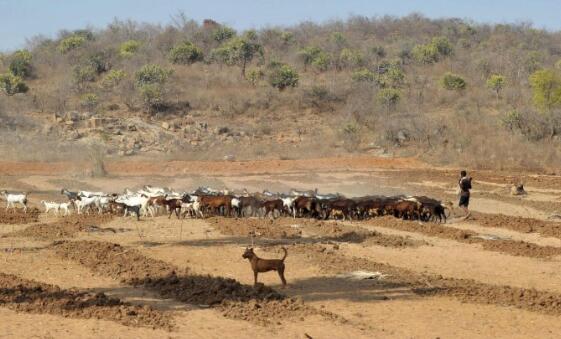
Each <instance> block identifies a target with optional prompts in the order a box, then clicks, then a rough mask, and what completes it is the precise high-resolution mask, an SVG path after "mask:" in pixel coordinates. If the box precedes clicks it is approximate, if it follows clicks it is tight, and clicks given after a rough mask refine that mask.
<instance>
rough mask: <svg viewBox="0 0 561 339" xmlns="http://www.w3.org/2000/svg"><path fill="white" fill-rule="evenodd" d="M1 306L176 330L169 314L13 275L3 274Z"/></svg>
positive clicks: (32, 311)
mask: <svg viewBox="0 0 561 339" xmlns="http://www.w3.org/2000/svg"><path fill="white" fill-rule="evenodd" d="M0 306H2V307H6V308H9V309H11V310H14V311H17V312H26V313H36V314H44V313H46V314H52V315H57V316H62V317H67V318H82V319H90V318H94V319H100V320H110V321H115V322H118V323H120V324H122V325H126V326H142V327H151V328H162V329H166V330H171V329H172V328H173V324H172V320H171V318H170V316H169V315H168V314H166V313H163V312H160V311H158V310H155V309H153V308H151V307H149V306H139V305H131V304H129V303H125V302H122V301H121V300H119V299H117V298H110V297H108V296H107V295H105V294H104V293H92V292H89V291H79V290H66V289H61V288H60V287H58V286H55V285H50V284H45V283H40V282H37V281H33V280H27V279H22V278H20V277H17V276H15V275H12V274H4V273H0Z"/></svg>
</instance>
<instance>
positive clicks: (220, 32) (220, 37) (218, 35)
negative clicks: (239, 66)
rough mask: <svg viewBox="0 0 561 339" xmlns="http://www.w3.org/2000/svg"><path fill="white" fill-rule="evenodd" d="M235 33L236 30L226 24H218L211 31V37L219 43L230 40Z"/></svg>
mask: <svg viewBox="0 0 561 339" xmlns="http://www.w3.org/2000/svg"><path fill="white" fill-rule="evenodd" d="M235 35H236V31H235V30H233V29H232V28H230V27H228V26H220V27H217V28H215V29H214V31H213V32H212V38H213V39H214V40H216V41H218V42H220V43H222V42H224V41H226V40H230V39H231V38H233V37H234V36H235Z"/></svg>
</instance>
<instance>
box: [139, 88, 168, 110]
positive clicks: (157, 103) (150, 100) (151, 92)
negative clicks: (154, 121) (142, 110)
mask: <svg viewBox="0 0 561 339" xmlns="http://www.w3.org/2000/svg"><path fill="white" fill-rule="evenodd" d="M139 91H140V97H141V98H142V102H143V103H144V106H145V107H146V108H147V109H148V111H149V112H154V111H157V110H159V109H160V108H161V107H162V106H164V103H165V90H164V87H163V85H161V84H158V83H153V84H146V85H143V86H141V87H140V88H139Z"/></svg>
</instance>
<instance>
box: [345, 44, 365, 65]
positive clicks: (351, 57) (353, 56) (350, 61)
mask: <svg viewBox="0 0 561 339" xmlns="http://www.w3.org/2000/svg"><path fill="white" fill-rule="evenodd" d="M363 59H364V58H363V56H362V53H360V51H357V50H352V49H349V48H343V50H341V53H340V54H339V64H340V66H341V67H348V68H352V67H357V66H360V65H361V64H362V62H363Z"/></svg>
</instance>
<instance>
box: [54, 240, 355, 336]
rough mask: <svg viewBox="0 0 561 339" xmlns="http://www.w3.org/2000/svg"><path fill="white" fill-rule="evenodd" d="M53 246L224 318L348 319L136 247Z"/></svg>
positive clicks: (68, 255) (68, 257) (63, 253)
mask: <svg viewBox="0 0 561 339" xmlns="http://www.w3.org/2000/svg"><path fill="white" fill-rule="evenodd" d="M51 248H52V249H53V250H54V253H56V255H58V256H60V257H61V258H63V259H66V260H71V261H74V262H78V263H80V264H81V265H83V266H85V267H87V268H89V269H90V270H92V271H93V272H95V273H96V274H100V275H105V276H110V277H112V278H114V279H116V280H119V281H121V282H122V283H125V284H129V285H133V286H136V287H142V288H146V289H148V290H152V291H154V292H156V293H158V294H159V295H160V296H162V297H163V298H171V299H175V300H178V301H180V302H184V303H188V304H192V305H199V306H203V307H213V308H216V309H218V310H219V311H221V312H222V314H223V315H224V316H225V317H228V318H233V319H241V320H247V321H251V322H254V323H257V324H260V325H267V324H269V323H271V322H272V321H274V322H275V323H277V322H279V321H281V320H287V319H300V320H303V319H304V318H305V317H308V316H321V317H324V318H327V319H331V320H337V321H345V320H344V319H342V318H340V317H338V316H336V315H334V314H331V313H329V312H326V311H322V310H317V309H315V308H312V307H310V306H307V305H305V304H304V303H303V301H302V300H301V299H298V298H289V297H286V296H285V295H283V294H281V293H279V292H277V291H275V290H274V289H272V288H269V287H266V286H264V285H258V286H256V287H253V286H248V285H242V284H241V283H239V282H238V281H236V280H234V279H229V278H223V277H216V276H210V275H198V274H192V273H190V272H189V270H188V269H185V270H184V271H183V272H180V271H179V269H178V268H177V267H174V266H173V265H170V264H168V263H166V262H164V261H161V260H157V259H152V258H148V257H146V256H144V255H142V254H141V253H140V252H139V251H138V250H136V249H132V248H124V247H122V246H121V245H119V244H113V243H109V242H101V241H59V242H55V243H53V245H52V246H51Z"/></svg>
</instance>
